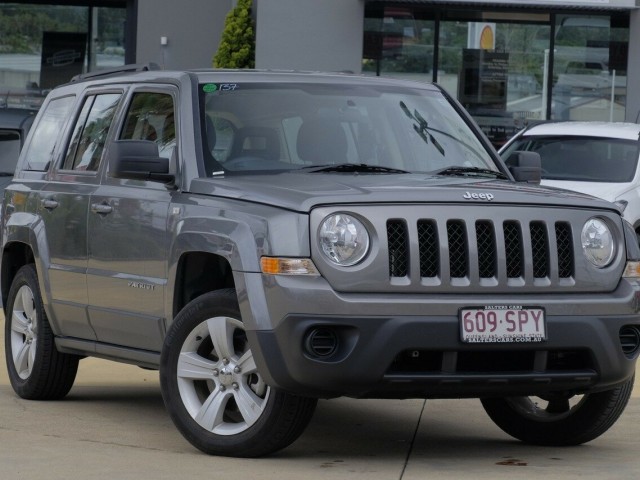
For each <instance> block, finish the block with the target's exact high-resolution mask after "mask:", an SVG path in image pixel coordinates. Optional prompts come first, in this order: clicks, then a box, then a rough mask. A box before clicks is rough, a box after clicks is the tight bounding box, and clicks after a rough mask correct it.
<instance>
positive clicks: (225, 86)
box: [202, 83, 238, 93]
mask: <svg viewBox="0 0 640 480" xmlns="http://www.w3.org/2000/svg"><path fill="white" fill-rule="evenodd" d="M237 88H238V84H237V83H220V84H217V83H207V84H205V85H203V86H202V91H203V92H204V93H214V92H218V91H219V92H233V91H234V90H236V89H237Z"/></svg>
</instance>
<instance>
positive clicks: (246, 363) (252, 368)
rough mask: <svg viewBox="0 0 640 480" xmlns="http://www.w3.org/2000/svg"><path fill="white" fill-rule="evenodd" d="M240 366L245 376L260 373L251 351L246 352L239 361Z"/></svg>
mask: <svg viewBox="0 0 640 480" xmlns="http://www.w3.org/2000/svg"><path fill="white" fill-rule="evenodd" d="M238 366H239V367H240V368H241V369H242V372H243V373H244V374H245V375H247V374H250V373H256V372H257V371H258V367H256V362H255V360H254V359H253V354H252V353H251V350H247V351H246V352H244V354H243V355H242V356H241V357H240V358H239V359H238Z"/></svg>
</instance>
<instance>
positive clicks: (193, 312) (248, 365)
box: [160, 290, 316, 457]
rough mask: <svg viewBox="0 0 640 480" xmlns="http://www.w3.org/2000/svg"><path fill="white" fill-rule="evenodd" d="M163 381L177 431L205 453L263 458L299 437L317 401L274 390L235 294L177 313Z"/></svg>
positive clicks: (210, 297)
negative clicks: (249, 337)
mask: <svg viewBox="0 0 640 480" xmlns="http://www.w3.org/2000/svg"><path fill="white" fill-rule="evenodd" d="M160 381H161V387H162V396H163V398H164V401H165V405H166V407H167V410H168V411H169V414H170V416H171V418H172V420H173V422H174V423H175V425H176V427H177V428H178V429H179V430H180V432H181V433H182V434H183V435H184V436H185V438H186V439H187V440H188V441H189V442H191V443H192V444H193V445H194V446H195V447H197V448H199V449H200V450H202V451H203V452H205V453H208V454H213V455H226V456H235V457H257V456H262V455H266V454H268V453H272V452H275V451H276V450H280V449H282V448H284V447H286V446H287V445H289V444H291V443H292V442H293V441H294V440H295V439H296V438H298V437H299V436H300V434H301V433H302V432H303V430H304V428H305V427H306V426H307V424H308V423H309V421H310V420H311V416H312V414H313V411H314V409H315V405H316V400H315V399H309V398H303V397H298V396H295V395H290V394H287V393H284V392H281V391H278V390H276V389H274V388H271V387H269V386H268V385H267V384H266V383H265V382H264V380H263V378H262V377H261V375H260V373H259V372H258V369H257V367H256V364H255V361H254V359H253V354H252V353H251V349H250V348H249V344H248V341H247V336H246V333H245V330H244V326H243V324H242V321H241V320H240V311H239V308H238V302H237V298H236V293H235V290H219V291H215V292H210V293H206V294H204V295H202V296H200V297H198V298H196V299H195V300H193V301H192V302H191V303H189V304H188V305H187V306H186V307H185V308H184V309H183V310H182V311H181V312H180V314H178V316H176V318H175V321H174V323H173V324H172V326H171V328H170V329H169V332H168V334H167V337H166V339H165V343H164V347H163V351H162V357H161V363H160Z"/></svg>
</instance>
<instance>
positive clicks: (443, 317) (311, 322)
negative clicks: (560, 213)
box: [236, 274, 640, 398]
mask: <svg viewBox="0 0 640 480" xmlns="http://www.w3.org/2000/svg"><path fill="white" fill-rule="evenodd" d="M243 279H244V282H242V281H241V282H240V284H238V282H237V284H236V287H240V288H239V289H238V292H239V293H240V295H239V298H240V300H241V310H242V315H243V320H244V321H245V325H246V326H247V334H248V337H249V341H250V344H251V347H252V351H253V353H254V358H255V360H256V364H257V365H258V368H259V370H260V372H261V373H262V375H263V376H264V377H265V380H266V381H267V383H269V384H270V385H272V386H274V387H278V388H281V389H283V390H286V391H288V392H291V393H296V394H300V395H307V396H317V397H325V398H328V397H335V396H342V395H346V396H353V397H373V398H410V397H420V398H458V397H481V396H496V395H498V396H509V395H543V394H544V393H546V392H560V391H562V392H573V393H585V392H593V391H599V390H606V389H609V388H612V387H614V386H616V385H618V384H620V383H622V382H624V381H626V380H628V379H629V378H631V377H632V376H633V374H634V371H635V363H636V359H637V357H638V351H637V349H636V350H635V351H630V350H629V349H626V351H625V350H623V346H622V342H621V333H622V332H627V333H628V332H629V331H631V332H637V333H638V335H639V336H640V315H639V314H638V311H639V308H638V305H639V298H640V287H638V286H637V285H634V284H632V283H630V282H627V281H626V280H623V281H622V282H621V283H620V285H619V286H618V288H617V289H616V290H615V291H614V292H611V293H607V294H600V295H593V294H589V295H580V294H575V295H567V294H563V295H560V296H558V295H555V296H554V295H549V294H547V295H526V296H522V295H521V296H518V295H508V296H506V295H499V296H492V295H446V296H440V297H438V296H437V295H408V296H405V295H365V294H349V295H340V294H338V293H336V292H333V291H332V290H331V289H330V288H329V287H328V285H326V282H324V280H322V279H321V278H316V279H304V280H301V279H300V278H292V277H286V278H285V277H263V276H262V275H259V274H247V275H245V276H244V277H243ZM249 298H251V302H249V301H248V299H249ZM515 303H518V304H526V305H531V306H543V307H544V308H545V310H546V318H547V337H548V338H547V340H546V341H544V342H542V343H534V344H466V343H463V342H462V341H461V340H460V326H459V320H458V313H457V312H458V309H459V308H462V307H465V306H469V305H478V304H515ZM317 329H321V330H323V331H325V332H327V331H330V332H333V333H334V336H335V338H336V339H337V341H336V346H335V350H334V351H333V352H332V353H331V354H330V355H327V356H317V355H314V353H313V352H311V351H310V349H309V348H308V346H307V345H308V337H309V334H310V332H313V331H314V330H317Z"/></svg>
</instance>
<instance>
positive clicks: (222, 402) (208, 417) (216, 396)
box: [195, 388, 231, 431]
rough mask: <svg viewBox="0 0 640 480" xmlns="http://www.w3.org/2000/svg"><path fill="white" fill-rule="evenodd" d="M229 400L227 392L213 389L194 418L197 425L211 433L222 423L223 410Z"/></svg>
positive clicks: (229, 396)
mask: <svg viewBox="0 0 640 480" xmlns="http://www.w3.org/2000/svg"><path fill="white" fill-rule="evenodd" d="M229 398H231V394H230V393H229V392H223V391H221V390H219V389H217V388H216V389H215V390H214V391H213V392H211V395H209V397H208V398H207V400H206V401H205V402H204V403H203V404H202V407H201V408H200V411H199V412H198V414H197V415H196V417H195V420H196V422H198V424H199V425H200V426H201V427H202V428H204V429H206V430H209V431H213V429H215V428H216V427H217V426H218V425H220V424H221V423H223V422H224V410H225V408H226V406H227V402H228V401H229Z"/></svg>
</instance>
